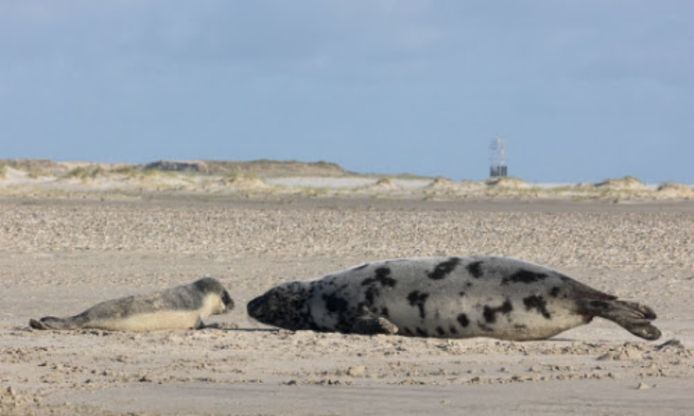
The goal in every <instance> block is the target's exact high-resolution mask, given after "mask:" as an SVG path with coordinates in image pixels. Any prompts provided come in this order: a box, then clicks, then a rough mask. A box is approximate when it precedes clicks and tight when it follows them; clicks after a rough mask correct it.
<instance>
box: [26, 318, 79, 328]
mask: <svg viewBox="0 0 694 416" xmlns="http://www.w3.org/2000/svg"><path fill="white" fill-rule="evenodd" d="M29 326H30V327H32V328H34V329H76V328H78V325H77V324H76V322H74V319H73V318H56V317H55V316H44V317H43V318H41V319H39V320H38V321H37V320H36V319H31V320H29Z"/></svg>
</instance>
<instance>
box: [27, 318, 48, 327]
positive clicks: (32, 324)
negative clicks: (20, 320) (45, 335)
mask: <svg viewBox="0 0 694 416" xmlns="http://www.w3.org/2000/svg"><path fill="white" fill-rule="evenodd" d="M29 326H30V327H32V328H34V329H48V327H46V326H45V325H44V324H42V323H41V322H40V321H37V320H36V319H29Z"/></svg>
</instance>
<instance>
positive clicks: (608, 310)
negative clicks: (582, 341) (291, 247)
mask: <svg viewBox="0 0 694 416" xmlns="http://www.w3.org/2000/svg"><path fill="white" fill-rule="evenodd" d="M247 310H248V314H249V316H251V317H253V318H255V319H256V320H258V321H260V322H262V323H264V324H268V325H273V326H277V327H281V328H286V329H290V330H304V329H307V330H315V331H337V332H342V333H357V334H378V333H386V334H395V333H397V334H401V335H407V336H421V337H438V338H467V337H477V336H484V337H492V338H499V339H507V340H537V339H546V338H549V337H552V336H554V335H556V334H558V333H560V332H563V331H566V330H567V329H570V328H574V327H576V326H579V325H583V324H587V323H589V322H591V321H592V319H593V318H594V317H596V316H597V317H601V318H605V319H608V320H611V321H613V322H615V323H617V324H618V325H620V326H622V327H623V328H625V329H626V330H627V331H629V332H631V333H632V334H634V335H636V336H638V337H641V338H645V339H648V340H654V339H657V338H659V337H660V331H659V330H658V329H657V328H656V327H655V326H653V325H651V321H652V320H654V319H655V318H656V315H655V313H654V312H653V310H652V309H650V308H649V307H647V306H645V305H642V304H639V303H635V302H627V301H622V300H618V299H617V297H616V296H613V295H610V294H607V293H603V292H601V291H599V290H596V289H593V288H591V287H588V286H586V285H584V284H582V283H579V282H577V281H576V280H574V279H572V278H570V277H568V276H566V275H564V274H562V273H560V272H557V271H555V270H551V269H549V268H546V267H543V266H539V265H536V264H531V263H527V262H524V261H520V260H516V259H511V258H505V257H429V258H405V259H394V260H386V261H379V262H374V263H368V264H363V265H361V266H357V267H353V268H351V269H348V270H344V271H340V272H337V273H334V274H330V275H328V276H325V277H323V278H322V279H319V280H314V281H309V282H289V283H285V284H282V285H279V286H276V287H274V288H272V289H270V290H269V291H267V292H266V293H265V294H263V295H262V296H259V297H257V298H255V299H253V300H251V301H250V302H249V303H248V305H247Z"/></svg>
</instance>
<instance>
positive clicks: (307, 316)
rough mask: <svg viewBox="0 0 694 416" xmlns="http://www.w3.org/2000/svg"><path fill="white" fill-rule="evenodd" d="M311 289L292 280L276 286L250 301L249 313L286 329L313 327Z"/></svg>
mask: <svg viewBox="0 0 694 416" xmlns="http://www.w3.org/2000/svg"><path fill="white" fill-rule="evenodd" d="M309 297H310V290H309V288H308V286H307V285H306V284H305V283H302V282H290V283H285V284H282V285H280V286H277V287H274V288H272V289H270V290H268V291H267V292H265V294H263V295H261V296H258V297H257V298H255V299H253V300H251V301H250V302H248V305H247V306H246V309H247V310H248V315H249V316H250V317H252V318H254V319H256V320H258V321H260V322H262V323H264V324H266V325H272V326H277V327H280V328H284V329H290V330H293V331H295V330H299V329H312V328H313V325H312V322H313V320H312V319H311V313H310V308H309V304H308V300H309Z"/></svg>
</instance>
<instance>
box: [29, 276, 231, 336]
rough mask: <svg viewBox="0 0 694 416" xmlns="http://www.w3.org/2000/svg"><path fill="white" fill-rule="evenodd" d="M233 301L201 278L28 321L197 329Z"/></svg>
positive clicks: (49, 325) (43, 325)
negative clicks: (75, 312)
mask: <svg viewBox="0 0 694 416" xmlns="http://www.w3.org/2000/svg"><path fill="white" fill-rule="evenodd" d="M233 308H234V301H233V300H232V299H231V296H229V293H228V292H227V291H226V289H224V286H222V284H221V283H219V281H217V280H216V279H214V278H212V277H203V278H202V279H199V280H197V281H195V282H193V283H190V284H187V285H181V286H176V287H173V288H170V289H166V290H163V291H160V292H155V293H151V294H147V295H139V296H127V297H124V298H120V299H113V300H107V301H105V302H101V303H98V304H96V305H94V306H92V307H91V308H89V309H87V310H86V311H84V312H82V313H80V314H78V315H75V316H72V317H68V318H56V317H54V316H46V317H43V318H41V319H40V320H38V321H37V320H35V319H32V320H30V321H29V326H31V327H32V328H35V329H82V328H96V329H104V330H109V331H154V330H160V329H199V328H203V327H204V324H203V322H202V320H203V319H205V318H207V317H208V316H210V315H216V314H220V313H224V312H227V311H230V310H232V309H233Z"/></svg>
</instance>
